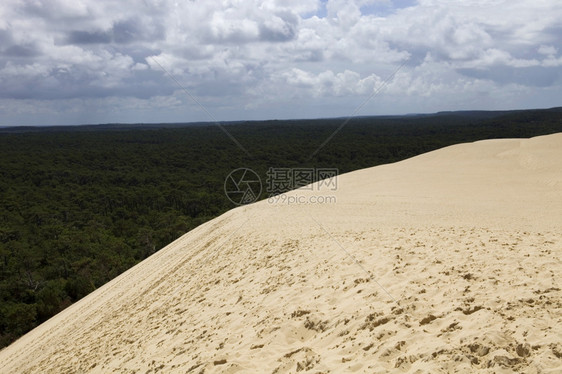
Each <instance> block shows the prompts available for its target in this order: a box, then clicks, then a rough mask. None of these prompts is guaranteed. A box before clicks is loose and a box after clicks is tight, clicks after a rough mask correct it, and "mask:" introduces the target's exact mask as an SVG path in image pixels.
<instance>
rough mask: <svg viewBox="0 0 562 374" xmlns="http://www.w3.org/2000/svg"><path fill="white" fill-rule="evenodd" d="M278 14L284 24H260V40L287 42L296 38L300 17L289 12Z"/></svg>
mask: <svg viewBox="0 0 562 374" xmlns="http://www.w3.org/2000/svg"><path fill="white" fill-rule="evenodd" d="M276 16H277V17H278V19H280V20H282V25H275V26H273V25H269V24H268V23H262V24H260V26H259V33H260V35H259V38H260V40H261V41H266V42H287V41H290V40H293V39H295V38H296V36H297V28H298V23H299V20H298V18H297V17H296V16H295V15H294V14H292V13H289V12H282V13H277V14H276Z"/></svg>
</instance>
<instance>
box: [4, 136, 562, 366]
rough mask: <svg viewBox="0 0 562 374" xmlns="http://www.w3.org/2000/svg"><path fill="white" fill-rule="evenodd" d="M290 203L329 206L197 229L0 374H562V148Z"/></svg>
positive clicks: (411, 173)
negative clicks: (312, 201) (323, 201)
mask: <svg viewBox="0 0 562 374" xmlns="http://www.w3.org/2000/svg"><path fill="white" fill-rule="evenodd" d="M316 187H318V186H316ZM289 196H290V197H291V196H292V197H297V196H303V197H306V198H308V197H310V196H316V197H318V196H325V197H327V196H334V197H335V198H336V199H337V202H336V203H329V204H328V203H327V204H294V205H288V204H283V203H281V202H278V203H275V204H272V203H269V202H268V201H262V202H259V203H257V204H253V205H249V206H244V207H240V208H237V209H234V210H232V211H230V212H228V213H226V214H224V215H222V216H220V217H218V218H216V219H214V220H212V221H210V222H208V223H206V224H204V225H202V226H200V227H198V228H197V229H195V230H193V231H192V232H189V233H188V234H186V235H184V236H183V237H182V238H180V239H178V240H177V241H175V242H173V243H171V244H170V245H168V246H167V247H166V248H164V249H162V250H161V251H159V252H158V253H156V254H155V255H153V256H152V257H150V258H148V259H147V260H145V261H143V262H142V263H140V264H139V265H137V266H135V267H134V268H132V269H131V270H129V271H127V272H126V273H124V274H122V275H121V276H119V277H118V278H116V279H115V280H113V281H111V282H110V283H108V284H107V285H105V286H104V287H101V288H100V289H98V290H96V291H95V292H94V293H92V294H91V295H89V296H88V297H86V298H84V299H83V300H81V301H80V302H78V303H76V304H75V305H72V306H71V307H69V308H68V309H66V310H65V311H63V312H62V313H60V314H59V315H57V316H55V317H54V318H52V319H51V320H49V321H47V322H46V323H44V324H43V325H41V326H39V327H38V328H36V329H35V330H33V331H31V332H30V333H28V334H27V335H25V336H24V337H22V338H21V339H19V340H18V341H17V342H15V343H14V344H12V345H11V346H9V347H7V348H6V349H4V350H2V351H0V372H1V373H75V372H92V373H110V372H118V373H156V372H162V373H172V372H177V373H278V374H281V373H296V372H298V373H388V372H391V373H392V372H396V373H402V372H411V373H426V372H427V373H429V372H431V373H439V372H442V373H449V372H459V373H471V372H485V373H510V372H514V371H518V372H525V373H555V372H556V373H560V372H562V343H561V342H562V291H561V287H562V284H561V283H562V282H561V281H560V274H561V273H562V262H561V257H562V134H555V135H550V136H544V137H537V138H533V139H507V140H491V141H482V142H476V143H471V144H461V145H456V146H452V147H448V148H445V149H441V150H438V151H435V152H431V153H427V154H424V155H421V156H418V157H414V158H412V159H409V160H406V161H402V162H399V163H396V164H391V165H384V166H380V167H375V168H371V169H365V170H360V171H357V172H353V173H349V174H346V175H343V176H340V177H339V179H338V188H337V191H329V190H326V189H323V190H321V191H318V190H315V191H309V190H297V191H293V192H291V194H289Z"/></svg>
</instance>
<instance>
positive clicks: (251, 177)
mask: <svg viewBox="0 0 562 374" xmlns="http://www.w3.org/2000/svg"><path fill="white" fill-rule="evenodd" d="M261 190H262V184H261V179H260V177H259V175H258V174H257V173H256V172H255V171H253V170H252V169H248V168H239V169H236V170H233V171H232V172H230V174H228V176H227V177H226V179H225V181H224V192H225V194H226V197H228V199H229V200H230V201H232V203H234V204H235V205H245V204H250V203H253V202H254V201H256V200H257V199H258V198H259V196H260V194H261Z"/></svg>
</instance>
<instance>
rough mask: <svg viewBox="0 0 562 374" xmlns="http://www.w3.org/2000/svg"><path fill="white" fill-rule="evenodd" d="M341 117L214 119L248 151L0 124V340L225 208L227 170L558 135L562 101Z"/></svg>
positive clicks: (113, 132)
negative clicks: (521, 107) (550, 105)
mask: <svg viewBox="0 0 562 374" xmlns="http://www.w3.org/2000/svg"><path fill="white" fill-rule="evenodd" d="M344 121H345V119H343V118H341V119H318V120H290V121H288V120H287V121H281V120H279V121H261V122H232V123H228V122H225V123H221V126H222V128H223V129H224V130H226V131H227V132H228V133H229V134H231V136H232V137H233V138H235V139H236V140H237V141H238V142H239V143H240V144H241V145H242V146H243V148H245V149H246V150H247V151H248V152H247V153H246V152H244V151H243V150H242V149H241V148H240V147H239V146H238V145H237V144H235V143H234V142H233V141H232V139H231V138H230V137H229V136H227V134H226V133H225V131H223V130H222V129H221V127H219V126H217V125H216V124H211V123H209V124H161V125H158V124H150V125H143V124H139V125H118V124H116V125H102V126H76V127H45V128H39V127H37V128H4V129H0V347H3V346H6V345H8V344H10V343H11V342H12V341H14V340H15V339H17V338H18V337H19V336H21V335H22V334H24V333H26V332H27V331H29V330H30V329H32V328H34V327H35V326H37V325H38V324H40V323H42V322H43V321H45V320H47V319H48V318H50V317H52V316H53V315H54V314H56V313H58V312H59V311H61V310H62V309H64V308H66V307H68V306H69V305H71V304H72V303H74V302H76V301H77V300H79V299H80V298H82V297H84V296H85V295H87V294H88V293H90V292H92V291H93V290H95V289H96V288H98V287H101V286H102V285H103V284H104V283H106V282H108V281H109V280H111V279H112V278H114V277H116V276H117V275H119V274H120V273H122V272H123V271H125V270H127V269H128V268H130V267H131V266H133V265H135V264H136V263H138V262H140V261H142V260H143V259H145V258H147V257H148V256H150V255H151V254H153V253H155V252H156V251H158V250H159V249H160V248H162V247H164V246H165V245H167V244H168V243H170V242H172V241H173V240H175V239H176V238H178V237H180V236H181V235H183V234H184V233H186V232H187V231H189V230H191V229H193V228H195V227H196V226H198V225H200V224H202V223H204V222H205V221H208V220H210V219H212V218H214V217H216V216H218V215H220V214H222V213H224V212H225V211H227V210H229V209H232V208H233V207H234V205H233V204H232V203H231V202H230V201H229V200H228V198H227V197H226V196H225V193H224V181H225V178H226V176H227V175H228V174H229V173H230V172H231V171H232V170H234V169H237V168H240V167H247V168H251V169H252V170H255V171H256V172H258V174H259V175H260V176H261V178H262V181H264V180H265V179H266V172H267V170H268V168H270V167H274V168H280V167H282V168H293V167H308V168H312V167H314V168H320V167H322V168H337V169H339V172H340V174H341V173H345V172H349V171H352V170H356V169H361V168H365V167H371V166H375V165H379V164H384V163H390V162H395V161H399V160H402V159H405V158H408V157H411V156H415V155H418V154H421V153H424V152H428V151H431V150H435V149H438V148H442V147H445V146H448V145H452V144H456V143H461V142H470V141H475V140H481V139H489V138H516V137H532V136H537V135H545V134H551V133H555V132H562V108H554V109H549V110H528V111H512V112H450V113H438V114H434V115H417V116H390V117H358V118H353V119H352V120H350V121H349V123H347V124H346V125H345V126H343V127H342V124H343V123H344ZM334 132H336V133H335V135H334ZM331 135H334V136H333V138H332V139H331V140H330V141H329V142H327V143H326V144H325V145H324V146H323V147H322V148H321V149H319V150H318V147H320V146H321V145H323V143H325V141H326V140H327V139H328V138H329V137H330V136H331ZM317 150H318V151H317ZM316 151H317V152H316ZM262 193H263V195H262V196H261V198H266V197H267V196H266V191H265V190H264V191H263V192H262Z"/></svg>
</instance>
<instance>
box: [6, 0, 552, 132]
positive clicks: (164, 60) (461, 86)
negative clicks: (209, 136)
mask: <svg viewBox="0 0 562 374" xmlns="http://www.w3.org/2000/svg"><path fill="white" fill-rule="evenodd" d="M561 19H562V2H561V1H559V0H523V1H522V0H457V1H453V0H204V1H203V0H2V2H1V3H0V126H1V125H54V124H84V123H108V122H145V123H146V122H186V121H200V120H212V119H217V120H238V119H272V118H310V117H331V116H347V115H350V114H352V113H354V112H355V111H356V109H357V108H358V107H359V106H360V105H361V104H362V103H365V101H366V100H367V99H368V98H369V97H371V96H372V98H371V99H370V100H369V101H368V102H366V103H365V105H364V106H362V107H361V110H359V111H358V113H357V114H359V115H378V114H405V113H420V112H425V113H427V112H435V111H439V110H461V109H517V108H546V107H552V106H560V105H562V100H561V98H562V45H561V44H562V26H561V24H560V20H561ZM198 103H199V104H198ZM203 108H204V109H203Z"/></svg>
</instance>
